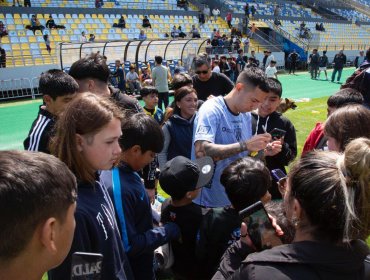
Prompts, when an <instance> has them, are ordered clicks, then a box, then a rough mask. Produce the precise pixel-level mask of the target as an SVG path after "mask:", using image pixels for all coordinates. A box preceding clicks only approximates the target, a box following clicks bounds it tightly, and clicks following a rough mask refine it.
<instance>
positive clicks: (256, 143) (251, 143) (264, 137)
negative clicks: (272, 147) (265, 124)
mask: <svg viewBox="0 0 370 280" xmlns="http://www.w3.org/2000/svg"><path fill="white" fill-rule="evenodd" d="M270 141H271V135H270V134H269V133H264V134H258V135H255V136H253V137H252V138H251V139H249V140H248V141H246V142H245V145H246V147H247V150H248V151H250V152H257V151H260V150H263V149H265V148H266V146H267V144H268V143H269V142H270Z"/></svg>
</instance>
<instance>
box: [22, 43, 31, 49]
mask: <svg viewBox="0 0 370 280" xmlns="http://www.w3.org/2000/svg"><path fill="white" fill-rule="evenodd" d="M21 49H22V50H29V49H30V45H29V44H27V43H22V44H21Z"/></svg>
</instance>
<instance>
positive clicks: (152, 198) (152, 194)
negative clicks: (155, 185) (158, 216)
mask: <svg viewBox="0 0 370 280" xmlns="http://www.w3.org/2000/svg"><path fill="white" fill-rule="evenodd" d="M145 190H146V193H147V195H148V197H149V201H150V204H154V201H155V189H145Z"/></svg>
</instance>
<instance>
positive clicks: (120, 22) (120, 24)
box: [113, 16, 126, 28]
mask: <svg viewBox="0 0 370 280" xmlns="http://www.w3.org/2000/svg"><path fill="white" fill-rule="evenodd" d="M113 27H119V28H126V21H125V18H124V17H123V16H121V18H120V19H119V20H118V23H113Z"/></svg>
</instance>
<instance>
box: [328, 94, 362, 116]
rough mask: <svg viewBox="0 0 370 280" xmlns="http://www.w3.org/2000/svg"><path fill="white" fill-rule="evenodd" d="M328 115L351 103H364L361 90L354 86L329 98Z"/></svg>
mask: <svg viewBox="0 0 370 280" xmlns="http://www.w3.org/2000/svg"><path fill="white" fill-rule="evenodd" d="M326 103H327V105H328V108H327V111H328V117H329V116H330V115H331V114H332V113H333V112H334V111H335V110H336V109H339V108H341V107H344V106H347V105H349V104H363V103H364V97H363V96H362V94H361V93H360V92H358V91H357V90H355V89H352V88H345V89H341V90H339V91H337V92H336V93H334V94H333V95H331V96H330V97H329V98H328V101H327V102H326Z"/></svg>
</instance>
